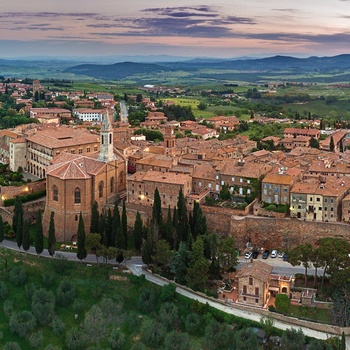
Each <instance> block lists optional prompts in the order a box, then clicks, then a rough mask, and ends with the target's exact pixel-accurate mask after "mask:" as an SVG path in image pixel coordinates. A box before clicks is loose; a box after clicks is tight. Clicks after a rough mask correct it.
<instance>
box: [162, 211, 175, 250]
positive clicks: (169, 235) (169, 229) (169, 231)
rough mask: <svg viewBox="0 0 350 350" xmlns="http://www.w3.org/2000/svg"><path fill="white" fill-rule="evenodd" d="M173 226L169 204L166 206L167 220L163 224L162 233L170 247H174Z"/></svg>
mask: <svg viewBox="0 0 350 350" xmlns="http://www.w3.org/2000/svg"><path fill="white" fill-rule="evenodd" d="M174 231H175V230H174V227H173V219H172V217H171V209H170V205H169V207H168V215H167V220H166V223H165V226H164V233H165V237H166V240H167V242H168V243H169V246H170V248H171V249H174Z"/></svg>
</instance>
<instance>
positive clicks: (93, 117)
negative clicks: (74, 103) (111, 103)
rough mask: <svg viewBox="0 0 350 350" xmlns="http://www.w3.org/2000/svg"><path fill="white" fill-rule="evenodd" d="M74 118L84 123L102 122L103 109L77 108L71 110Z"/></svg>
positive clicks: (104, 111)
mask: <svg viewBox="0 0 350 350" xmlns="http://www.w3.org/2000/svg"><path fill="white" fill-rule="evenodd" d="M73 113H74V115H75V116H76V117H78V118H79V119H80V120H82V121H84V122H102V120H103V114H104V113H106V110H105V109H90V108H77V109H74V110H73Z"/></svg>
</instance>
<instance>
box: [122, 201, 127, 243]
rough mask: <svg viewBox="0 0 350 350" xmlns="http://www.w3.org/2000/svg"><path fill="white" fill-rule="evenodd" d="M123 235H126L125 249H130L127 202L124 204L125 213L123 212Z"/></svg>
mask: <svg viewBox="0 0 350 350" xmlns="http://www.w3.org/2000/svg"><path fill="white" fill-rule="evenodd" d="M121 226H122V233H123V235H124V241H125V249H128V218H127V216H126V207H125V201H124V202H123V212H122V225H121Z"/></svg>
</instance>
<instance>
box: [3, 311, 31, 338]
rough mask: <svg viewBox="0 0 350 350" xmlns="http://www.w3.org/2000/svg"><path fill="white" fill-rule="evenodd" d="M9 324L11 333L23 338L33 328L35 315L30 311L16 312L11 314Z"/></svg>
mask: <svg viewBox="0 0 350 350" xmlns="http://www.w3.org/2000/svg"><path fill="white" fill-rule="evenodd" d="M9 326H10V330H11V332H12V333H16V334H17V335H19V336H20V337H22V338H23V337H25V336H26V335H27V334H28V333H29V332H31V331H32V330H33V329H34V328H35V326H36V321H35V317H34V315H33V314H32V313H31V312H30V311H21V312H18V313H17V312H16V313H14V314H12V315H11V317H10V322H9Z"/></svg>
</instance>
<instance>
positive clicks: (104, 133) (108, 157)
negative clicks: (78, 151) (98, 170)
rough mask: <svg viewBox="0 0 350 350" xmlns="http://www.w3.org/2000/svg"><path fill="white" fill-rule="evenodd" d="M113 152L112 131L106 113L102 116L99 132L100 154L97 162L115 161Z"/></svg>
mask: <svg viewBox="0 0 350 350" xmlns="http://www.w3.org/2000/svg"><path fill="white" fill-rule="evenodd" d="M115 159H116V158H115V155H114V152H113V129H112V126H111V123H110V120H109V114H108V111H106V113H105V114H104V115H103V121H102V128H101V132H100V154H99V156H98V160H99V161H101V162H105V163H108V162H111V161H112V160H115Z"/></svg>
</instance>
